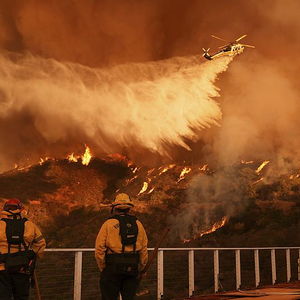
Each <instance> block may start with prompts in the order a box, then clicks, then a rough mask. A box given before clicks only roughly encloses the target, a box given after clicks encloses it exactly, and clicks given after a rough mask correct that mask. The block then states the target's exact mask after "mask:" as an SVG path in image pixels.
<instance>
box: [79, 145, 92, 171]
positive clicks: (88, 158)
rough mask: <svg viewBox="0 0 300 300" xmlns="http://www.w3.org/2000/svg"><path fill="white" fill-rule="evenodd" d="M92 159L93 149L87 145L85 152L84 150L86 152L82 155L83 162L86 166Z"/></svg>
mask: <svg viewBox="0 0 300 300" xmlns="http://www.w3.org/2000/svg"><path fill="white" fill-rule="evenodd" d="M91 159H92V153H91V149H90V148H89V147H88V146H86V147H85V152H84V154H83V155H82V156H81V161H82V164H83V165H84V166H88V164H89V163H90V161H91Z"/></svg>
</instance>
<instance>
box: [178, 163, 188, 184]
mask: <svg viewBox="0 0 300 300" xmlns="http://www.w3.org/2000/svg"><path fill="white" fill-rule="evenodd" d="M191 171H192V169H191V168H189V167H184V168H183V169H182V171H181V173H180V176H179V179H178V180H177V183H178V182H180V181H181V180H183V179H184V178H185V175H186V174H188V173H190V172H191Z"/></svg>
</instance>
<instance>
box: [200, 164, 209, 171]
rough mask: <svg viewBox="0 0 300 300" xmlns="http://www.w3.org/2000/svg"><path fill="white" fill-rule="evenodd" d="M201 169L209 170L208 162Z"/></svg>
mask: <svg viewBox="0 0 300 300" xmlns="http://www.w3.org/2000/svg"><path fill="white" fill-rule="evenodd" d="M199 170H200V171H203V172H205V171H207V170H208V164H205V165H203V166H202V167H201V168H199Z"/></svg>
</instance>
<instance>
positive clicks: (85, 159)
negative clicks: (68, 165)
mask: <svg viewBox="0 0 300 300" xmlns="http://www.w3.org/2000/svg"><path fill="white" fill-rule="evenodd" d="M92 157H93V156H92V153H91V149H90V148H89V147H88V146H85V151H84V153H83V154H82V155H75V154H74V153H71V154H69V155H68V156H67V159H68V161H70V162H78V160H79V159H81V163H82V164H83V165H84V166H88V165H89V163H90V161H91V159H92Z"/></svg>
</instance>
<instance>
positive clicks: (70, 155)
mask: <svg viewBox="0 0 300 300" xmlns="http://www.w3.org/2000/svg"><path fill="white" fill-rule="evenodd" d="M67 159H68V161H72V162H78V157H77V156H75V155H74V153H71V154H69V155H68V156H67Z"/></svg>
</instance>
